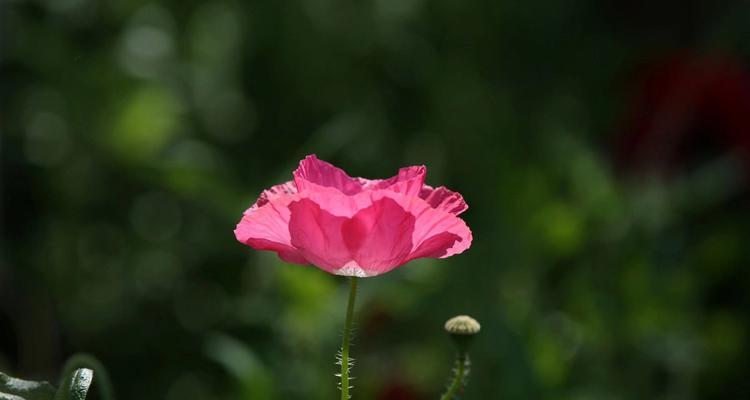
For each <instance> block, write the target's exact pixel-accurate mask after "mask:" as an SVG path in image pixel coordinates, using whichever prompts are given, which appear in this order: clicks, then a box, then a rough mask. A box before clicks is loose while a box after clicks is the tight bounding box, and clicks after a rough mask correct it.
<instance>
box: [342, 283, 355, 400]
mask: <svg viewBox="0 0 750 400" xmlns="http://www.w3.org/2000/svg"><path fill="white" fill-rule="evenodd" d="M349 282H350V286H349V302H348V304H347V306H346V322H344V338H343V340H342V343H341V360H340V361H341V387H340V389H341V400H349V398H350V396H349V368H350V365H349V341H350V336H351V331H352V319H353V317H354V300H355V298H356V297H357V277H356V276H352V277H350V281H349Z"/></svg>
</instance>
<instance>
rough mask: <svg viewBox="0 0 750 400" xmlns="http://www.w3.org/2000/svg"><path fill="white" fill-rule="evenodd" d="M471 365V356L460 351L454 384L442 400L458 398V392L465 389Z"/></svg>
mask: <svg viewBox="0 0 750 400" xmlns="http://www.w3.org/2000/svg"><path fill="white" fill-rule="evenodd" d="M470 365H471V362H470V361H469V355H468V354H467V353H465V352H461V351H459V352H458V354H457V355H456V367H455V368H454V370H453V382H451V384H450V386H449V387H448V390H447V391H446V392H445V393H444V394H443V395H442V396H441V397H440V400H453V399H456V398H457V397H456V396H457V395H458V392H459V391H461V389H463V387H464V385H465V384H466V379H467V378H468V377H469V366H470Z"/></svg>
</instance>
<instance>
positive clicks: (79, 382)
mask: <svg viewBox="0 0 750 400" xmlns="http://www.w3.org/2000/svg"><path fill="white" fill-rule="evenodd" d="M93 379H94V371H92V370H90V369H88V368H79V369H77V370H75V372H73V376H72V377H71V379H70V380H71V382H70V391H69V393H70V397H69V398H70V400H85V399H86V394H87V393H88V392H89V386H91V381H92V380H93Z"/></svg>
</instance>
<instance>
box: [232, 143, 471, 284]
mask: <svg viewBox="0 0 750 400" xmlns="http://www.w3.org/2000/svg"><path fill="white" fill-rule="evenodd" d="M426 174H427V169H426V168H425V167H424V166H413V167H405V168H401V169H400V170H399V171H398V174H397V175H396V176H394V177H392V178H388V179H373V180H371V179H364V178H353V177H350V176H349V175H347V174H346V172H344V171H343V170H341V169H339V168H337V167H334V166H333V165H331V164H329V163H327V162H325V161H322V160H319V159H318V158H317V157H316V156H315V155H310V156H307V157H306V158H305V159H304V160H302V161H300V164H299V168H297V170H296V171H294V174H293V175H294V179H293V180H291V181H289V182H285V183H282V184H280V185H276V186H273V187H271V188H270V189H267V190H265V191H263V193H261V195H260V198H258V200H257V201H256V202H255V204H253V205H252V207H250V208H249V209H248V210H247V211H245V213H244V215H243V217H242V220H241V221H240V222H239V224H237V228H236V229H235V231H234V234H235V236H236V238H237V240H239V241H240V242H241V243H244V244H246V245H248V246H250V247H252V248H254V249H256V250H270V251H274V252H276V253H277V254H278V255H279V257H280V258H281V259H282V260H284V261H287V262H290V263H295V264H312V265H314V266H316V267H318V268H320V269H322V270H324V271H327V272H330V273H332V274H336V275H346V276H357V277H369V276H376V275H380V274H383V273H385V272H388V271H390V270H392V269H394V268H396V267H399V266H401V265H404V264H406V263H407V262H409V261H411V260H414V259H417V258H446V257H450V256H452V255H454V254H458V253H461V252H463V251H464V250H466V249H468V248H469V246H470V245H471V239H472V237H471V230H469V227H468V226H466V223H465V222H464V221H463V220H462V219H461V218H459V217H458V215H459V214H461V213H462V212H464V211H466V209H467V208H468V206H467V205H466V202H465V201H464V199H463V197H462V196H461V195H460V194H459V193H456V192H452V191H450V190H448V189H446V188H445V187H442V186H441V187H437V188H433V187H431V186H428V185H426V184H425V183H424V180H425V176H426Z"/></svg>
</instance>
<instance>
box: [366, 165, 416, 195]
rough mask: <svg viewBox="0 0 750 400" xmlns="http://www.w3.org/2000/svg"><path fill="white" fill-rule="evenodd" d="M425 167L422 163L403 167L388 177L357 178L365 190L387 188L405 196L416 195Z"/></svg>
mask: <svg viewBox="0 0 750 400" xmlns="http://www.w3.org/2000/svg"><path fill="white" fill-rule="evenodd" d="M426 176H427V168H426V167H425V166H424V165H418V166H412V167H404V168H401V169H399V170H398V174H397V175H396V176H393V177H391V178H388V179H373V180H370V179H363V178H359V179H360V182H362V184H363V186H364V188H365V189H366V190H380V189H388V190H392V191H394V192H397V193H403V194H405V195H407V196H416V195H418V194H419V193H420V191H421V190H422V187H423V185H424V180H425V177H426Z"/></svg>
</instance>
